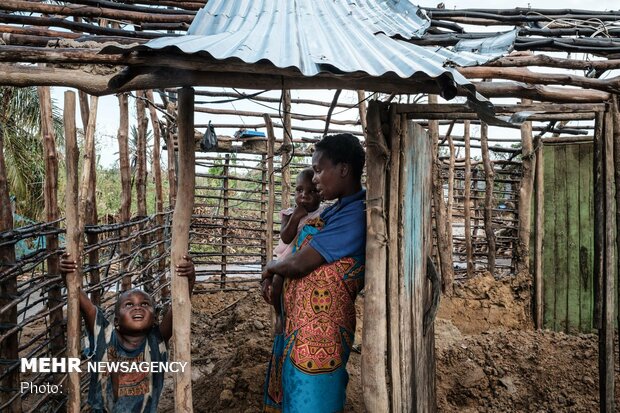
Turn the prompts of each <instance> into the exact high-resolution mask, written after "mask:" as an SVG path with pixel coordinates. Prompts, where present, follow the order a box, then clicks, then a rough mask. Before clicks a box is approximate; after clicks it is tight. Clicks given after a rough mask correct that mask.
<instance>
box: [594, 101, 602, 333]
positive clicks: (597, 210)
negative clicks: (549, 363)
mask: <svg viewBox="0 0 620 413" xmlns="http://www.w3.org/2000/svg"><path fill="white" fill-rule="evenodd" d="M604 125H605V118H604V116H603V114H602V113H601V114H597V116H596V119H595V123H594V151H593V180H594V314H593V324H594V327H595V328H596V329H598V330H601V329H602V328H603V296H604V294H603V293H604V283H603V280H604V278H603V277H604V271H605V267H604V248H605V180H604V175H603V173H604V172H603V164H604V158H603V134H604Z"/></svg>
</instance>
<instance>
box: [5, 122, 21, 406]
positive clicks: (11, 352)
mask: <svg viewBox="0 0 620 413" xmlns="http://www.w3.org/2000/svg"><path fill="white" fill-rule="evenodd" d="M6 124H7V119H5V118H4V116H3V112H2V111H0V232H3V231H11V230H13V211H12V210H11V200H10V198H9V183H8V180H7V170H6V164H5V161H4V131H5V129H4V128H5V127H6V126H5V125H6ZM14 264H15V245H13V244H9V245H4V246H0V268H1V269H2V270H3V271H4V270H5V269H6V268H10V266H12V265H14ZM15 296H17V275H13V276H11V277H8V278H7V277H5V278H4V279H3V280H2V282H0V307H2V308H4V306H6V305H8V304H9V303H10V302H11V301H13V299H14V297H15ZM0 323H2V324H4V325H8V326H15V325H17V305H15V306H13V307H11V308H10V309H8V310H7V311H5V312H4V313H3V314H1V315H0ZM18 333H19V332H18V331H17V330H16V331H15V332H14V333H12V334H10V335H9V336H8V337H6V339H4V340H2V342H0V344H1V345H0V359H2V360H10V361H11V362H12V363H15V364H14V365H10V364H1V365H0V374H1V375H2V379H0V387H2V389H7V390H8V391H0V410H2V409H6V411H7V412H10V413H20V412H21V411H22V406H21V397H16V398H15V399H14V400H13V401H11V399H12V398H13V396H14V394H15V393H14V392H17V391H19V387H20V384H19V383H20V381H19V367H18V363H19V353H18V347H19V345H18V340H17V339H18ZM9 370H10V371H9ZM3 411H4V410H3Z"/></svg>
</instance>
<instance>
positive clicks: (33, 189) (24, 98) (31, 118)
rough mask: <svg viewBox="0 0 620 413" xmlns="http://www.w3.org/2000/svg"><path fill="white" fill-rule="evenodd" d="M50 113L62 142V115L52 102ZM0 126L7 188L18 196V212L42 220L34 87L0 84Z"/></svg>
mask: <svg viewBox="0 0 620 413" xmlns="http://www.w3.org/2000/svg"><path fill="white" fill-rule="evenodd" d="M52 113H53V121H54V131H55V135H56V137H57V142H62V141H63V138H62V137H63V134H62V133H63V130H62V117H61V115H60V110H59V109H58V108H57V107H56V106H55V105H54V104H52ZM0 128H2V129H3V135H4V136H3V138H4V158H5V162H6V171H7V179H8V182H9V191H10V193H11V194H12V195H14V196H15V197H16V199H17V202H16V209H17V213H19V214H21V215H24V216H26V217H28V218H30V219H32V220H41V219H42V215H43V209H44V200H43V181H44V179H45V164H44V158H43V146H42V141H41V131H40V130H41V110H40V105H39V95H38V93H37V88H36V87H27V88H12V87H0Z"/></svg>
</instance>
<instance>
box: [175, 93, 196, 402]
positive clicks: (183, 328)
mask: <svg viewBox="0 0 620 413" xmlns="http://www.w3.org/2000/svg"><path fill="white" fill-rule="evenodd" d="M178 122H179V170H178V172H179V186H178V193H177V198H176V204H175V208H174V214H173V216H172V252H171V254H170V255H171V264H170V273H171V274H173V275H172V311H173V313H172V314H173V317H174V318H173V319H174V323H173V327H172V329H173V343H174V350H175V358H176V360H180V361H185V362H187V366H186V368H185V370H184V371H183V372H180V373H177V374H175V376H174V379H175V382H174V401H175V409H174V411H175V412H177V413H181V412H184V413H186V412H192V411H193V405H192V371H191V359H192V358H191V341H190V339H191V315H192V304H191V301H190V295H189V293H190V291H189V286H188V282H187V278H183V277H177V276H176V271H175V268H176V266H177V265H178V264H179V263H180V262H181V260H182V259H183V256H184V255H186V254H187V253H188V247H189V227H190V223H191V219H192V212H193V209H194V187H195V183H196V174H195V164H196V153H195V149H194V89H192V88H189V87H184V88H182V89H180V90H179V114H178Z"/></svg>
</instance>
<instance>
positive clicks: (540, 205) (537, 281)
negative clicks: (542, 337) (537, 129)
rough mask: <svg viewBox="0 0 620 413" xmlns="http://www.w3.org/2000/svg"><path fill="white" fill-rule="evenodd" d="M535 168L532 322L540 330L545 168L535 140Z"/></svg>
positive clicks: (541, 321) (540, 144)
mask: <svg viewBox="0 0 620 413" xmlns="http://www.w3.org/2000/svg"><path fill="white" fill-rule="evenodd" d="M534 144H535V146H536V149H535V150H536V166H535V181H536V185H535V189H536V192H535V205H536V215H535V218H534V221H535V222H534V225H535V226H536V234H535V240H534V243H535V245H534V322H535V324H536V328H538V329H542V328H543V323H544V318H543V317H544V298H543V293H544V290H543V286H544V285H543V282H544V281H543V249H544V243H543V241H544V237H545V168H544V166H545V165H544V157H543V141H542V139H541V138H536V140H535V142H534Z"/></svg>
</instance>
